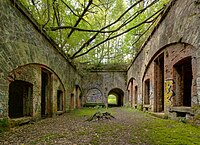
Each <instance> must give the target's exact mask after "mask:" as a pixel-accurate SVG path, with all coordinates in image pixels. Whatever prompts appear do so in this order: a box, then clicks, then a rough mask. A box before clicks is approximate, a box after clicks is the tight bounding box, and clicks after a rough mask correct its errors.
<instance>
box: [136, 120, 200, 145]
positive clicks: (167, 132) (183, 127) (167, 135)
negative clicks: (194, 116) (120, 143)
mask: <svg viewBox="0 0 200 145" xmlns="http://www.w3.org/2000/svg"><path fill="white" fill-rule="evenodd" d="M141 127H142V128H140V129H141V130H140V135H138V136H139V138H138V139H139V140H141V141H143V142H144V139H145V142H146V141H148V143H150V144H184V145H185V144H187V145H190V144H199V143H200V128H199V127H194V126H192V125H189V124H184V123H179V122H176V121H173V120H164V119H159V118H155V119H153V120H152V121H150V122H148V124H147V123H146V124H145V125H144V126H141ZM141 132H143V133H141ZM134 135H135V136H137V133H136V132H135V133H134ZM134 140H135V138H134V139H133V141H134Z"/></svg>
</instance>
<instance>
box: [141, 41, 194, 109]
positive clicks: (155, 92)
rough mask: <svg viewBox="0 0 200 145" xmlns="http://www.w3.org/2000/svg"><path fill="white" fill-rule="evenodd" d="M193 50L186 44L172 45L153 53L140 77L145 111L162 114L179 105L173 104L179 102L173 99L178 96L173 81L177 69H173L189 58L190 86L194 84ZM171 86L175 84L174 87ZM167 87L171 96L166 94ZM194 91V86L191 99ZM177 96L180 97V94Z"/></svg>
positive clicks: (175, 81) (174, 81) (175, 82)
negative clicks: (174, 105)
mask: <svg viewBox="0 0 200 145" xmlns="http://www.w3.org/2000/svg"><path fill="white" fill-rule="evenodd" d="M195 50H196V48H195V47H193V46H192V45H190V44H187V43H172V44H168V45H166V46H164V47H162V48H160V49H159V51H157V52H155V53H154V55H153V56H152V57H151V58H150V60H149V62H148V63H147V65H146V68H145V70H144V74H143V76H142V90H143V91H142V94H143V95H142V96H143V104H144V107H145V108H146V109H148V110H149V109H151V111H155V112H163V111H166V110H167V109H166V108H169V107H170V106H173V104H180V103H174V102H173V101H177V100H180V98H178V99H173V98H175V97H176V96H177V95H176V94H178V92H176V91H177V87H178V86H179V84H178V83H177V80H175V78H176V77H174V75H175V70H177V69H178V68H177V67H176V68H175V66H176V64H178V63H179V62H180V61H181V62H186V61H182V60H184V59H186V58H191V59H190V60H189V59H187V60H188V61H187V64H188V65H189V64H190V65H191V66H192V67H191V69H190V71H192V73H191V77H190V80H191V81H192V84H195V82H196V57H195V53H194V52H195ZM182 66H184V65H182ZM176 72H177V71H176ZM146 80H149V82H148V83H147V81H146ZM173 84H176V87H175V85H173ZM185 84H186V83H185ZM168 86H170V89H171V91H172V92H173V93H171V96H169V93H168V91H169V90H168V89H169V88H168V89H167V90H166V88H167V87H168ZM195 90H196V86H195V85H194V86H193V87H192V90H191V92H192V94H191V97H192V96H196V91H195ZM187 93H188V92H187ZM178 96H180V94H179V95H178ZM176 98H177V97H176ZM147 100H148V101H147ZM145 102H148V103H145Z"/></svg>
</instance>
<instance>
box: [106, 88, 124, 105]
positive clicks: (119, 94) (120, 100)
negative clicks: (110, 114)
mask: <svg viewBox="0 0 200 145" xmlns="http://www.w3.org/2000/svg"><path fill="white" fill-rule="evenodd" d="M108 96H113V100H116V101H115V102H112V103H111V102H110V103H109V102H108V106H110V107H113V106H123V104H124V92H123V91H122V90H121V89H119V88H115V89H112V90H111V91H110V92H109V94H108ZM114 97H115V98H114ZM108 99H109V97H108Z"/></svg>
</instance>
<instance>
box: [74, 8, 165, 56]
mask: <svg viewBox="0 0 200 145" xmlns="http://www.w3.org/2000/svg"><path fill="white" fill-rule="evenodd" d="M163 9H164V8H162V9H160V10H158V11H157V12H156V13H154V14H153V15H151V16H150V17H148V18H147V19H145V20H144V21H142V22H141V23H139V24H137V25H135V26H133V27H131V28H129V29H127V30H126V31H124V32H122V33H119V34H117V35H115V36H112V37H108V38H107V39H105V40H103V41H101V42H99V43H98V44H96V45H95V46H93V47H91V48H90V49H88V50H87V51H86V52H84V53H81V54H79V55H73V56H72V57H71V58H72V59H74V58H77V57H80V56H83V55H85V54H87V53H88V52H90V51H91V50H92V49H94V48H96V47H98V46H99V45H101V44H103V43H105V42H107V41H109V40H111V39H114V38H116V37H119V36H121V35H123V34H125V33H127V32H129V31H131V30H133V29H135V28H137V27H139V26H141V25H142V24H145V23H150V22H153V21H154V19H157V17H155V18H154V19H153V20H150V21H148V20H149V19H151V18H152V17H154V16H155V15H157V14H161V13H162V11H163ZM76 54H77V53H76Z"/></svg>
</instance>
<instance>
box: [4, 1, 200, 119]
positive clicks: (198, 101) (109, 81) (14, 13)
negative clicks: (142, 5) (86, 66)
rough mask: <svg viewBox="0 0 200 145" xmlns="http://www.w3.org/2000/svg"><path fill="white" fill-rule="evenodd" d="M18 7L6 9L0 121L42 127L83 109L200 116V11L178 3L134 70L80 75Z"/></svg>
mask: <svg viewBox="0 0 200 145" xmlns="http://www.w3.org/2000/svg"><path fill="white" fill-rule="evenodd" d="M15 2H16V1H14V0H1V1H0V11H1V12H0V18H1V20H0V32H1V33H0V118H9V119H11V120H12V119H16V118H31V119H37V118H38V119H39V118H44V117H51V116H55V115H57V114H61V113H64V112H66V111H67V110H70V109H71V110H73V109H76V108H80V107H82V106H83V105H84V104H86V103H103V104H105V105H107V104H108V95H110V94H114V95H115V96H117V105H118V106H129V107H133V108H137V109H143V110H146V111H150V112H163V113H165V114H166V115H167V116H169V117H172V118H176V117H185V118H187V119H197V118H198V115H199V114H200V113H199V112H200V107H199V106H200V65H199V62H200V61H199V59H200V49H199V48H200V27H199V26H200V4H199V2H198V1H197V0H172V1H171V2H170V4H169V5H168V6H167V8H166V10H165V12H164V13H163V15H162V17H161V19H160V21H159V23H158V25H157V26H156V27H155V28H154V30H153V32H152V33H151V35H150V36H149V38H148V39H147V40H146V42H145V43H144V44H143V46H142V47H141V49H140V52H139V53H138V54H137V56H136V58H135V59H134V60H133V62H132V63H131V65H130V66H129V67H128V68H127V70H120V71H119V70H101V71H100V70H99V71H90V72H87V73H84V74H80V73H79V72H78V71H77V70H76V67H75V66H74V65H73V64H72V63H71V62H70V61H69V59H68V58H67V57H66V56H65V55H64V53H63V52H62V51H61V50H60V49H59V48H58V47H57V46H56V45H55V43H54V42H53V41H52V40H51V39H50V38H49V37H48V36H47V35H46V34H45V32H43V31H42V30H41V29H40V27H38V25H37V23H36V22H35V21H34V20H33V19H32V17H31V16H30V15H29V13H28V12H26V10H25V9H24V8H23V7H22V6H21V5H20V4H18V3H15Z"/></svg>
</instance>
